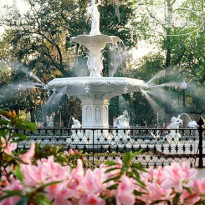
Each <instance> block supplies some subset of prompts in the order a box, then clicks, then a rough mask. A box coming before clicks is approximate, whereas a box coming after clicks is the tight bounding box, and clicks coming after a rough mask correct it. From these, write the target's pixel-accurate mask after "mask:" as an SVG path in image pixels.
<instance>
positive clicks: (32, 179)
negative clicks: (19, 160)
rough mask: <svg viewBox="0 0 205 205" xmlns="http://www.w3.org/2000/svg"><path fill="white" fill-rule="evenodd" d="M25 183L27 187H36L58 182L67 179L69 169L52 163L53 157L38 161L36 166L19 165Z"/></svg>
mask: <svg viewBox="0 0 205 205" xmlns="http://www.w3.org/2000/svg"><path fill="white" fill-rule="evenodd" d="M21 169H22V171H23V173H24V178H25V181H26V182H27V183H28V184H29V186H36V185H37V184H38V183H48V182H51V181H60V180H65V179H67V178H68V176H69V174H70V168H69V167H68V166H64V167H63V166H61V165H60V164H58V163H56V162H54V157H53V156H50V157H49V158H48V159H42V160H41V161H38V163H37V166H34V165H25V164H21Z"/></svg>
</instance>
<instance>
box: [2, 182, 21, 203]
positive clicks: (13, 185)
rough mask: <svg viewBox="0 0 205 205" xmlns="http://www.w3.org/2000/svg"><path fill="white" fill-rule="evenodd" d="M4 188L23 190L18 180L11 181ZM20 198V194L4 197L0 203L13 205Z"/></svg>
mask: <svg viewBox="0 0 205 205" xmlns="http://www.w3.org/2000/svg"><path fill="white" fill-rule="evenodd" d="M4 190H20V191H23V190H24V188H23V186H22V185H21V184H20V182H19V181H18V180H16V181H14V182H12V183H11V184H10V185H8V186H7V187H6V188H5V189H4ZM20 199H21V198H20V196H12V197H9V198H6V199H4V200H3V201H0V205H14V204H16V203H17V202H18V201H20Z"/></svg>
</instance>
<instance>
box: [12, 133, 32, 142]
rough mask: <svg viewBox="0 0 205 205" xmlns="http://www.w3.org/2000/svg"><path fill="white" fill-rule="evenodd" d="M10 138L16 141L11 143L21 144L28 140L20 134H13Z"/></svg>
mask: <svg viewBox="0 0 205 205" xmlns="http://www.w3.org/2000/svg"><path fill="white" fill-rule="evenodd" d="M11 138H16V139H14V140H12V142H21V141H24V140H29V138H28V137H27V136H26V135H24V134H22V133H13V134H12V136H11Z"/></svg>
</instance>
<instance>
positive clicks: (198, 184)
mask: <svg viewBox="0 0 205 205" xmlns="http://www.w3.org/2000/svg"><path fill="white" fill-rule="evenodd" d="M193 186H194V187H195V188H196V190H197V191H198V192H199V193H200V194H205V177H203V178H202V179H200V180H198V179H197V180H195V181H194V185H193Z"/></svg>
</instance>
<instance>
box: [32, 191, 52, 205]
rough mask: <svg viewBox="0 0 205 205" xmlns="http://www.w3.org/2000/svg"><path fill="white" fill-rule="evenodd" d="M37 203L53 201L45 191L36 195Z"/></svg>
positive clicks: (49, 204)
mask: <svg viewBox="0 0 205 205" xmlns="http://www.w3.org/2000/svg"><path fill="white" fill-rule="evenodd" d="M34 202H35V204H40V205H52V203H51V201H50V200H49V199H48V198H47V197H46V196H45V194H43V193H37V194H36V195H35V197H34Z"/></svg>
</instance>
